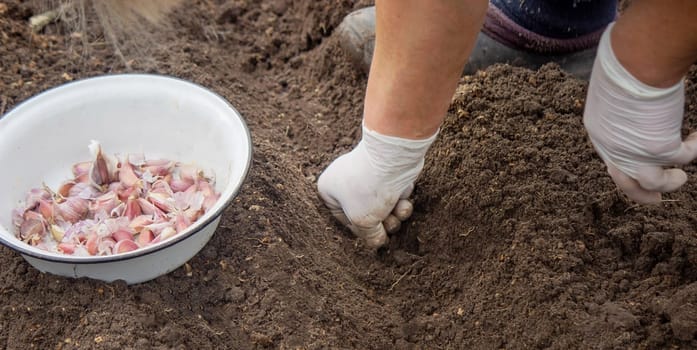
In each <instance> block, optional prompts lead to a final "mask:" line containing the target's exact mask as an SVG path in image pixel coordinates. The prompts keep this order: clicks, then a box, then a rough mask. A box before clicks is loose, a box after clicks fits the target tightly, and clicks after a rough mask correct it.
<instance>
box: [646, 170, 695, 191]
mask: <svg viewBox="0 0 697 350" xmlns="http://www.w3.org/2000/svg"><path fill="white" fill-rule="evenodd" d="M636 180H637V182H639V185H640V186H641V187H642V188H644V189H645V190H648V191H655V192H673V191H675V190H677V189H678V188H680V186H682V185H684V184H685V182H686V181H687V174H685V172H684V171H682V170H680V169H663V168H662V167H659V166H652V167H643V168H641V169H639V173H638V174H637V179H636Z"/></svg>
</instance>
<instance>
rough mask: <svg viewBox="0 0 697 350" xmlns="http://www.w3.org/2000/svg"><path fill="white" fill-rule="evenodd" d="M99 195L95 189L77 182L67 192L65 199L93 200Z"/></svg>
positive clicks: (84, 183)
mask: <svg viewBox="0 0 697 350" xmlns="http://www.w3.org/2000/svg"><path fill="white" fill-rule="evenodd" d="M100 194H101V192H99V191H98V190H97V189H96V188H94V187H93V186H91V185H90V184H89V183H86V182H78V183H76V184H75V185H74V186H73V187H71V188H70V191H68V195H67V196H65V197H80V198H82V199H93V198H96V197H98V196H99V195H100Z"/></svg>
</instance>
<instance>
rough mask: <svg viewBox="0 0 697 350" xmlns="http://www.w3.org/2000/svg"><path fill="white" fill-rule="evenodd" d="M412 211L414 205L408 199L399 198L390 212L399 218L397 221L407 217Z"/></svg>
mask: <svg viewBox="0 0 697 350" xmlns="http://www.w3.org/2000/svg"><path fill="white" fill-rule="evenodd" d="M413 212H414V205H413V204H411V201H409V200H408V199H400V200H399V201H397V204H396V205H395V206H394V209H393V210H392V214H393V215H394V216H395V217H396V218H397V219H399V221H404V220H406V219H408V218H409V217H410V216H411V214H412V213H413Z"/></svg>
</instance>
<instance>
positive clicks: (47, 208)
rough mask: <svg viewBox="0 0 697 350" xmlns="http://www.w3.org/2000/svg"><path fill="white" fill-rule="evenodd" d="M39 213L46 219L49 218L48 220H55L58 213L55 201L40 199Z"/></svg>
mask: <svg viewBox="0 0 697 350" xmlns="http://www.w3.org/2000/svg"><path fill="white" fill-rule="evenodd" d="M39 213H40V214H41V216H43V217H44V218H45V219H46V220H48V222H53V221H54V218H55V215H56V213H55V207H54V204H53V202H52V201H49V200H45V199H39Z"/></svg>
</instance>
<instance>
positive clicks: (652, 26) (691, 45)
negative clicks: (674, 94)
mask: <svg viewBox="0 0 697 350" xmlns="http://www.w3.org/2000/svg"><path fill="white" fill-rule="evenodd" d="M695 14H697V1H694V0H634V1H633V2H632V4H631V5H630V6H629V8H628V9H627V10H626V12H624V13H623V14H622V15H621V16H620V18H619V19H618V20H617V23H616V24H615V27H614V28H613V31H612V36H611V37H612V48H613V51H614V52H615V56H616V57H617V60H618V61H619V62H620V63H621V64H622V66H623V67H624V68H625V69H626V70H627V71H628V72H629V73H631V74H632V75H633V76H634V77H636V78H637V79H638V80H639V81H641V82H643V83H645V84H647V85H650V86H653V87H657V88H667V87H670V86H673V85H675V84H676V83H677V82H678V81H680V79H682V77H684V76H685V74H686V73H687V71H688V70H689V69H690V66H691V65H692V63H694V61H695V59H696V58H697V20H696V19H695Z"/></svg>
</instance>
